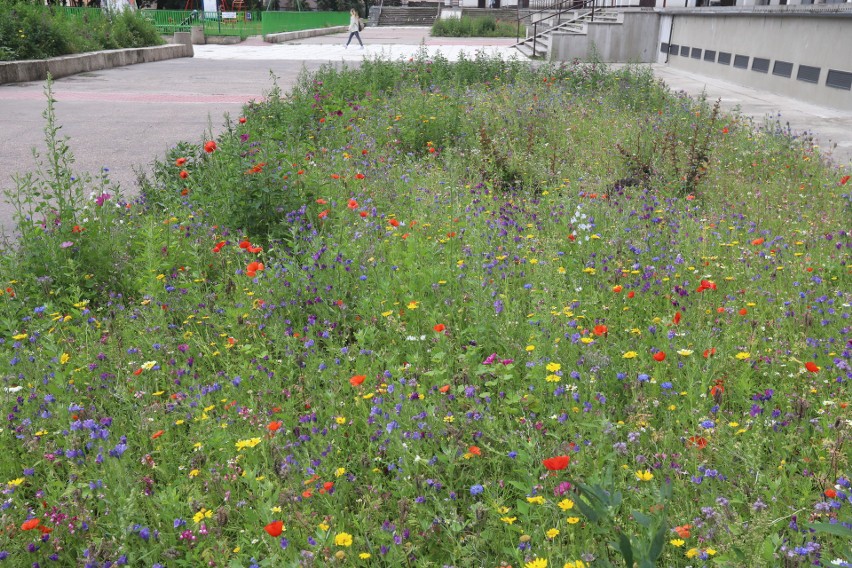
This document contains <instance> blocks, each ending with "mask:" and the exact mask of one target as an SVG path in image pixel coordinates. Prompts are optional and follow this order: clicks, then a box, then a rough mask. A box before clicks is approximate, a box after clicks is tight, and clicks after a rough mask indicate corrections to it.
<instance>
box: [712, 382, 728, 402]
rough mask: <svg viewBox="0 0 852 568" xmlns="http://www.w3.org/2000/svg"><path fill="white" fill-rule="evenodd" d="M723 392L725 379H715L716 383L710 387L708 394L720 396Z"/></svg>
mask: <svg viewBox="0 0 852 568" xmlns="http://www.w3.org/2000/svg"><path fill="white" fill-rule="evenodd" d="M724 392H725V381H723V380H722V379H716V383H715V384H714V385H713V386H712V387H710V396H712V397H714V398H715V397H717V396H721V395H722V393H724Z"/></svg>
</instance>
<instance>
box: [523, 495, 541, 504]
mask: <svg viewBox="0 0 852 568" xmlns="http://www.w3.org/2000/svg"><path fill="white" fill-rule="evenodd" d="M527 501H528V502H530V503H535V504H536V505H544V497H542V496H541V495H536V496H535V497H527Z"/></svg>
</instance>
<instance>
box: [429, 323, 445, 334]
mask: <svg viewBox="0 0 852 568" xmlns="http://www.w3.org/2000/svg"><path fill="white" fill-rule="evenodd" d="M432 329H434V330H435V331H436V332H438V333H441V332H442V331H444V330H445V329H447V326H445V325H444V324H442V323H439V324H438V325H436V326H435V327H433V328H432Z"/></svg>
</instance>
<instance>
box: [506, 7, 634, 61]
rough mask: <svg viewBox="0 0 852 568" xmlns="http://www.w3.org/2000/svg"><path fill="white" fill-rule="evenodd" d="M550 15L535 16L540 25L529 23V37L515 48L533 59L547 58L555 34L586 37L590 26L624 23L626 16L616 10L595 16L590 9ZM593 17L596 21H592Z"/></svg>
mask: <svg viewBox="0 0 852 568" xmlns="http://www.w3.org/2000/svg"><path fill="white" fill-rule="evenodd" d="M550 15H551V14H549V13H547V12H542V13H541V14H540V15H533V19H534V21H537V22H538V25H537V26H533V24H530V23H528V24H527V34H528V36H527V37H526V38H524V39H522V40H521V41H519V42H518V43H516V44H515V46H514V47H516V48H517V49H518V51H520V52H521V53H523V54H524V55H525V56H527V57H529V58H531V59H541V58H547V56H548V54H549V53H550V39H551V34H552V33H553V32H561V33H568V34H572V35H585V34H586V33H587V30H588V26H590V25H594V24H596V23H607V24H622V23H624V14H622V13H621V12H618V11H615V10H603V9H598V10H595V12H594V16H593V15H592V11H591V10H590V9H582V10H574V11H569V12H565V13H563V14H561V15H558V16H557V15H553V16H552V17H548V16H550ZM593 17H594V19H592V18H593Z"/></svg>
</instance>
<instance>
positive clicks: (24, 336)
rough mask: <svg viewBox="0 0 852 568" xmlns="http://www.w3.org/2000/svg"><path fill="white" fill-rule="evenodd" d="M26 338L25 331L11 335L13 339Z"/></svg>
mask: <svg viewBox="0 0 852 568" xmlns="http://www.w3.org/2000/svg"><path fill="white" fill-rule="evenodd" d="M26 338H27V334H26V333H19V334H18V335H13V336H12V339H14V340H15V341H21V340H23V339H26Z"/></svg>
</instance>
